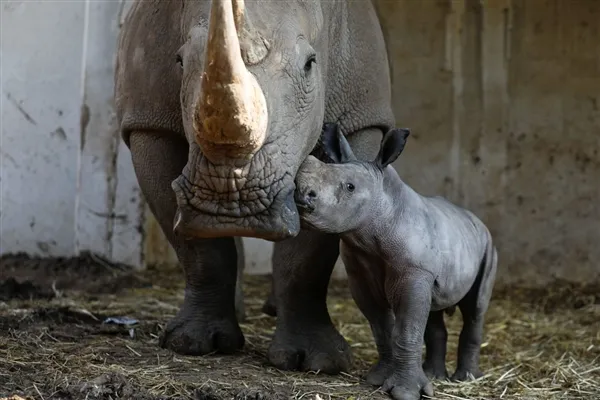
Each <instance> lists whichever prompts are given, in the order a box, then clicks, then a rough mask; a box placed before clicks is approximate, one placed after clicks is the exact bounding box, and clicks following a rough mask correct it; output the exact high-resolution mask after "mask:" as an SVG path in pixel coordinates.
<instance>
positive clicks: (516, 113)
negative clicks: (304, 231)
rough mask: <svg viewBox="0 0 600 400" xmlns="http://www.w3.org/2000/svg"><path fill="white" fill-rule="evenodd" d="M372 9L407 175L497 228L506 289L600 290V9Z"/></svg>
mask: <svg viewBox="0 0 600 400" xmlns="http://www.w3.org/2000/svg"><path fill="white" fill-rule="evenodd" d="M375 3H376V6H377V9H378V12H379V14H380V18H381V22H382V25H383V28H384V31H385V36H386V41H387V46H388V51H389V54H390V63H391V70H392V79H393V86H394V93H393V101H394V107H395V114H396V117H397V121H398V124H399V125H405V126H409V127H411V128H412V129H413V133H414V134H413V136H411V137H410V139H409V142H408V144H407V147H406V150H405V153H404V154H403V155H402V156H401V160H399V161H398V163H397V165H396V167H397V169H398V171H399V172H400V174H401V176H403V177H404V178H405V180H406V181H407V182H408V183H410V184H411V185H412V186H413V187H414V188H416V189H417V190H419V191H421V192H422V193H425V194H441V195H445V196H448V197H449V198H450V199H452V200H454V201H456V202H458V203H459V204H462V205H464V206H466V207H468V208H470V209H472V210H473V211H474V212H475V213H476V214H477V215H479V216H480V217H481V218H482V219H483V220H484V222H486V223H487V224H488V225H489V227H490V229H491V231H492V234H493V235H494V236H495V238H496V241H497V246H498V249H499V256H500V258H499V260H500V265H499V268H500V269H499V278H500V280H503V281H506V282H510V281H516V280H528V281H529V282H531V283H538V284H543V283H544V281H545V280H546V279H548V278H554V277H560V278H566V279H575V280H581V281H590V280H600V265H599V263H600V246H599V245H598V243H599V242H600V207H598V203H599V201H600V156H599V155H598V151H599V149H600V112H599V108H600V1H597V0H526V1H525V0H512V1H511V0H486V1H482V2H480V1H479V0H464V1H463V0H461V1H447V0H425V1H415V0H389V1H388V0H376V1H375Z"/></svg>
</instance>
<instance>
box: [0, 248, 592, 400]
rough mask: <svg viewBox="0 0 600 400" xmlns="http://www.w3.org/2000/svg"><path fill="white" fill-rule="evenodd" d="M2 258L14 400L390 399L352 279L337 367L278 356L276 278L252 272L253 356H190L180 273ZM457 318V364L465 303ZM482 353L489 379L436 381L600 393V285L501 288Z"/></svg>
mask: <svg viewBox="0 0 600 400" xmlns="http://www.w3.org/2000/svg"><path fill="white" fill-rule="evenodd" d="M0 263H1V264H0V399H1V398H3V397H7V396H10V395H19V396H21V397H23V398H32V399H33V398H35V399H42V400H49V399H107V400H108V399H119V398H124V399H166V398H177V399H204V400H221V399H256V400H258V399H263V400H271V399H307V400H308V399H322V400H325V399H348V400H350V399H353V400H356V399H386V398H388V397H387V395H386V394H384V393H381V392H380V391H378V390H377V388H374V387H371V386H368V385H366V384H365V383H364V382H363V381H362V375H363V374H364V373H365V372H366V370H367V369H368V367H369V365H370V364H371V363H372V362H373V361H375V360H376V356H377V354H376V350H375V345H374V343H373V340H372V338H371V333H370V331H369V328H368V325H367V324H366V320H365V319H364V317H362V315H361V314H360V312H359V311H358V309H357V308H356V306H355V305H354V303H353V302H352V300H351V299H350V297H349V293H348V291H347V289H346V287H345V285H344V282H343V281H339V282H334V283H333V284H332V286H331V289H330V294H329V299H328V304H329V310H330V313H331V315H332V318H333V320H334V322H335V323H336V325H337V327H338V329H339V330H340V332H341V333H342V334H343V335H344V336H345V337H346V338H347V340H348V341H349V343H350V345H351V346H352V348H353V352H354V358H355V365H354V368H353V370H352V371H351V373H350V374H343V375H340V376H336V377H331V376H327V375H323V374H315V373H291V372H282V371H278V370H277V369H275V368H273V367H271V366H269V365H268V363H267V361H266V350H267V346H268V343H269V341H270V338H271V335H272V333H273V329H274V323H275V319H274V318H271V317H268V316H266V315H264V314H262V313H261V311H260V308H261V306H262V304H263V301H264V299H265V298H266V295H267V294H268V290H269V278H268V277H246V282H245V287H244V291H245V294H246V310H247V314H248V319H247V321H246V322H245V323H244V324H243V325H242V329H243V331H244V334H245V337H246V347H245V349H244V350H243V351H242V352H240V353H239V354H236V355H234V356H218V355H209V356H206V357H184V356H180V355H176V354H174V353H172V352H169V351H167V350H163V349H160V348H159V347H158V345H157V339H158V336H159V335H160V333H161V331H162V329H163V328H164V326H165V324H166V322H167V321H168V320H169V319H170V318H171V317H173V316H174V315H175V313H176V312H177V309H178V307H179V305H180V304H181V302H182V300H183V291H182V288H183V284H184V282H183V276H182V274H181V272H180V271H178V270H166V269H164V268H162V269H161V268H154V269H151V270H149V271H146V272H145V273H143V274H135V273H132V272H131V271H129V270H128V269H127V268H126V267H125V266H120V265H113V264H110V263H108V262H106V261H105V260H102V259H100V258H98V257H94V256H91V255H89V254H87V255H84V256H83V257H81V258H78V259H51V260H50V259H44V260H39V259H30V258H28V257H26V256H20V255H17V256H5V257H3V258H2V259H1V260H0ZM110 318H112V320H111V319H110ZM446 321H447V325H448V330H449V343H448V361H447V364H448V369H449V371H450V372H452V371H453V369H454V365H455V357H456V345H457V340H458V333H459V329H460V324H461V319H460V312H457V313H456V314H455V315H454V316H453V317H446ZM107 322H112V323H107ZM115 322H116V323H115ZM481 351H482V360H481V364H482V370H483V371H484V372H485V373H486V375H485V376H484V377H483V378H480V379H479V380H477V381H475V382H470V383H462V384H455V383H450V382H445V381H444V382H443V381H434V386H435V389H436V394H435V397H436V398H439V399H600V285H595V286H594V285H592V286H578V285H572V284H568V283H564V282H557V283H556V284H555V285H552V286H551V287H546V288H544V289H537V290H531V289H527V288H497V290H496V292H495V294H494V298H493V300H492V305H491V308H490V310H489V312H488V316H487V324H486V331H485V338H484V343H483V345H482V350H481Z"/></svg>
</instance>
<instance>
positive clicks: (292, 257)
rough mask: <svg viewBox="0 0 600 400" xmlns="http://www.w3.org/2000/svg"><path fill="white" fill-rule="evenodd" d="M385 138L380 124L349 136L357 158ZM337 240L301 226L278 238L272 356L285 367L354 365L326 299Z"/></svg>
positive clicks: (370, 154) (368, 154) (334, 368)
mask: <svg viewBox="0 0 600 400" xmlns="http://www.w3.org/2000/svg"><path fill="white" fill-rule="evenodd" d="M381 138H382V133H381V131H380V130H379V129H363V130H360V131H357V132H355V133H353V134H352V135H351V136H350V137H348V141H349V142H350V144H351V146H352V148H353V149H354V153H355V155H356V157H357V158H359V159H373V157H375V155H376V154H377V151H378V150H379V143H380V142H381ZM339 242H340V240H339V237H338V236H337V235H327V234H323V233H318V232H314V231H304V230H303V231H301V232H300V234H299V235H298V236H297V237H295V238H292V239H288V240H285V241H283V242H278V243H275V251H274V253H273V291H272V293H271V295H270V296H269V300H268V301H267V303H266V304H273V303H275V304H274V305H276V307H277V309H276V313H277V326H276V330H275V338H274V340H273V343H272V344H271V347H270V348H269V360H270V361H271V362H272V363H273V364H274V365H275V366H277V367H279V368H281V369H299V370H312V371H319V370H320V371H322V372H327V373H338V372H340V371H347V370H348V369H349V368H350V365H351V359H352V357H351V353H350V348H349V346H348V344H347V342H346V341H345V340H344V338H343V337H342V335H340V333H339V332H338V331H337V330H336V329H335V327H334V326H333V323H332V322H331V318H330V316H329V312H328V311H327V304H326V298H327V288H328V286H329V279H330V277H331V273H332V271H333V267H334V266H335V262H336V261H337V258H338V255H339ZM273 300H274V302H273ZM273 308H274V307H273ZM263 311H265V309H264V308H263ZM273 311H275V310H274V309H273Z"/></svg>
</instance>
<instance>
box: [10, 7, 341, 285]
mask: <svg viewBox="0 0 600 400" xmlns="http://www.w3.org/2000/svg"><path fill="white" fill-rule="evenodd" d="M130 6H131V1H130V0H127V1H123V0H121V1H93V0H81V1H52V0H45V1H5V0H3V1H2V5H1V9H0V12H1V25H0V29H1V43H0V60H1V74H0V75H1V82H0V83H1V100H0V102H1V104H0V105H1V117H2V120H1V122H0V123H1V137H0V253H2V254H4V253H15V252H26V253H28V254H31V255H39V256H72V255H76V254H78V253H79V252H81V251H84V250H91V251H94V252H96V253H98V254H101V255H103V256H105V257H107V258H109V259H111V260H114V261H118V262H124V263H128V264H131V265H134V266H136V267H143V266H144V264H145V263H146V262H175V258H174V254H173V252H172V251H166V250H165V251H160V250H157V249H156V247H157V246H156V241H159V242H162V244H161V245H160V246H158V247H162V248H163V249H166V248H167V246H168V245H167V244H165V243H164V242H165V240H164V237H163V236H162V234H161V233H156V232H155V233H150V234H149V233H148V232H151V231H155V230H156V222H155V221H154V219H153V217H152V216H151V214H150V212H149V210H148V209H147V207H146V205H145V204H144V202H143V199H142V198H141V194H140V191H139V188H138V185H137V181H136V179H135V175H134V172H133V167H132V164H131V158H130V153H129V150H128V149H127V148H126V146H125V145H124V144H123V142H122V141H121V140H120V136H119V134H118V131H117V127H116V124H115V112H114V108H113V71H114V57H115V46H116V41H117V36H118V33H119V28H120V25H121V24H122V22H123V20H124V17H125V16H126V13H127V11H128V10H129V7H130ZM143 230H144V233H145V234H144V235H143V234H141V231H143ZM152 235H155V237H153V236H152ZM245 249H246V262H247V265H246V271H247V273H251V274H263V273H269V272H270V271H271V254H272V249H273V245H272V243H269V242H266V241H263V240H258V239H246V240H245ZM338 269H339V268H338Z"/></svg>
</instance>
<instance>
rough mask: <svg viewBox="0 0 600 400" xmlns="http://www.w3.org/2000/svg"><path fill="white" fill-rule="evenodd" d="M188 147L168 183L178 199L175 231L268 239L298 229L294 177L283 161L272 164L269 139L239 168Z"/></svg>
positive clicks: (295, 231) (274, 239)
mask: <svg viewBox="0 0 600 400" xmlns="http://www.w3.org/2000/svg"><path fill="white" fill-rule="evenodd" d="M192 147H193V148H194V149H195V150H193V151H192V152H190V158H189V160H188V163H187V165H186V167H185V169H184V171H183V173H182V174H181V175H180V176H179V177H178V178H177V179H176V180H175V181H173V184H172V187H173V190H174V191H175V194H176V197H177V204H178V212H177V214H176V217H175V227H174V229H175V231H176V232H177V233H180V234H183V235H185V236H190V237H200V238H214V237H223V236H246V237H256V238H261V239H266V240H271V241H278V240H283V239H286V238H289V237H293V236H296V235H297V234H298V232H299V231H300V219H299V215H298V210H297V208H296V205H295V203H294V190H295V185H294V176H293V173H292V171H290V170H289V169H288V168H289V167H288V166H287V165H286V166H282V165H274V164H273V163H272V160H273V159H274V158H272V155H273V153H277V152H276V151H275V150H276V149H275V145H274V144H265V146H264V147H263V148H262V149H261V150H260V151H258V152H257V153H256V154H255V155H254V157H253V159H252V161H250V163H248V164H246V165H244V166H242V167H239V168H234V167H232V166H231V165H215V164H212V163H211V162H210V161H209V160H208V159H207V158H206V157H205V156H204V155H202V153H201V152H200V151H198V150H199V149H198V148H197V147H196V146H192ZM278 162H281V160H280V159H278ZM282 164H283V165H284V163H282ZM286 167H287V168H286Z"/></svg>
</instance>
